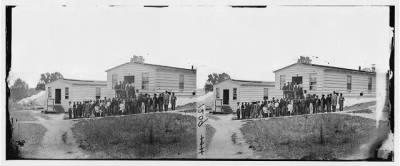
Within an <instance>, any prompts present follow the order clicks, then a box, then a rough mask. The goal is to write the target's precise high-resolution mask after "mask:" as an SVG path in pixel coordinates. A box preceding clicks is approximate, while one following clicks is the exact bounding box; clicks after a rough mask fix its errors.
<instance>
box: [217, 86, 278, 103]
mask: <svg viewBox="0 0 400 166" xmlns="http://www.w3.org/2000/svg"><path fill="white" fill-rule="evenodd" d="M234 88H237V99H236V100H234V99H233V89H234ZM264 88H268V97H269V98H270V99H272V98H273V97H274V98H277V97H278V96H279V91H277V90H276V88H275V87H274V86H273V85H272V86H241V85H238V84H235V83H233V82H232V81H230V80H227V81H224V82H221V83H219V84H216V85H214V98H216V96H217V93H218V92H219V96H220V98H219V99H223V90H224V89H228V90H229V106H231V108H232V109H234V110H235V109H236V108H237V103H238V102H255V101H263V100H264ZM217 89H218V92H217Z"/></svg>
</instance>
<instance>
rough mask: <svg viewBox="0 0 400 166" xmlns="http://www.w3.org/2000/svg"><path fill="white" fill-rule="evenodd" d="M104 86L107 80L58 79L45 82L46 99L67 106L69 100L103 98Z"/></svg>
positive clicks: (105, 86)
mask: <svg viewBox="0 0 400 166" xmlns="http://www.w3.org/2000/svg"><path fill="white" fill-rule="evenodd" d="M106 88H107V81H92V80H74V79H58V80H56V81H54V82H51V83H48V84H46V93H47V94H46V95H47V101H48V102H51V103H49V104H50V105H53V104H54V105H61V106H63V108H67V107H66V106H68V103H69V102H70V101H71V102H74V101H88V100H96V99H103V98H104V91H105V89H106Z"/></svg>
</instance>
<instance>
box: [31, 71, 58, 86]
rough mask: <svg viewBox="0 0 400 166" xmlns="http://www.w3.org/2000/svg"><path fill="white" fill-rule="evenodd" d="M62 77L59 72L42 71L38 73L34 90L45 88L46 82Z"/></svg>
mask: <svg viewBox="0 0 400 166" xmlns="http://www.w3.org/2000/svg"><path fill="white" fill-rule="evenodd" d="M62 78H64V77H63V75H62V74H61V73H59V72H54V73H49V72H47V73H43V74H41V75H40V80H39V82H38V83H37V85H36V90H45V87H46V84H48V83H50V82H53V81H56V80H58V79H62Z"/></svg>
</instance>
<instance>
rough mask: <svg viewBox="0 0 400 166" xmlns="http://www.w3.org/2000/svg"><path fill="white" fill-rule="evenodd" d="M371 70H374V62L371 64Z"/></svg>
mask: <svg viewBox="0 0 400 166" xmlns="http://www.w3.org/2000/svg"><path fill="white" fill-rule="evenodd" d="M371 70H372V72H375V64H371Z"/></svg>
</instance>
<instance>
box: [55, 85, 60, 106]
mask: <svg viewBox="0 0 400 166" xmlns="http://www.w3.org/2000/svg"><path fill="white" fill-rule="evenodd" d="M57 91H59V92H60V93H59V102H57V101H58V100H57ZM61 94H62V89H61V88H56V89H54V104H61V103H62V101H61V100H62V95H61Z"/></svg>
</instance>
